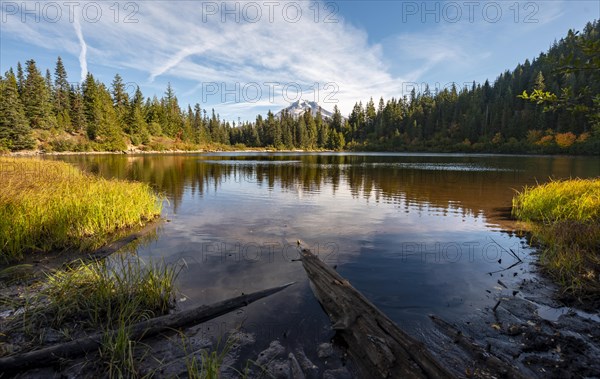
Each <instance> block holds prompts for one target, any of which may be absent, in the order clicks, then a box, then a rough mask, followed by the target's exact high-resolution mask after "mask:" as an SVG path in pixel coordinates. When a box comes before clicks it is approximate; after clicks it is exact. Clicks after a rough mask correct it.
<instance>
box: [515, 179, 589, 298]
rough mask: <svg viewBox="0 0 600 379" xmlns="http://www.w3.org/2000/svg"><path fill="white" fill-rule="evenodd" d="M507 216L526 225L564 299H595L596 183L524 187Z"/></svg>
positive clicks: (581, 180) (584, 182)
mask: <svg viewBox="0 0 600 379" xmlns="http://www.w3.org/2000/svg"><path fill="white" fill-rule="evenodd" d="M513 215H514V216H516V217H517V218H518V219H520V220H523V221H527V222H529V225H530V227H531V232H532V239H533V241H534V242H535V243H538V244H539V245H540V246H541V247H542V249H541V263H542V265H543V267H544V269H545V270H546V271H547V272H548V273H549V274H550V275H551V276H552V277H553V278H554V279H555V280H556V281H557V282H558V283H559V284H560V285H561V287H562V289H563V294H564V295H566V296H569V297H575V298H578V299H586V300H594V301H598V300H600V179H588V180H583V179H574V180H565V181H553V182H550V183H547V184H543V185H539V186H535V187H526V188H525V189H524V190H523V191H522V192H520V193H518V194H517V195H516V196H515V197H514V199H513Z"/></svg>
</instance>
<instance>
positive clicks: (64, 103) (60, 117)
mask: <svg viewBox="0 0 600 379" xmlns="http://www.w3.org/2000/svg"><path fill="white" fill-rule="evenodd" d="M54 112H55V114H56V121H57V124H58V128H59V129H64V130H67V131H71V130H72V129H73V127H72V125H71V123H72V122H71V116H70V113H71V104H70V86H69V82H68V81H67V71H66V70H65V66H64V65H63V63H62V59H61V58H60V57H58V59H57V60H56V68H55V69H54Z"/></svg>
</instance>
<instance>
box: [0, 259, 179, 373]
mask: <svg viewBox="0 0 600 379" xmlns="http://www.w3.org/2000/svg"><path fill="white" fill-rule="evenodd" d="M180 269H181V266H175V265H167V264H164V263H162V264H153V263H149V264H145V263H144V262H143V261H141V260H140V259H139V258H137V257H136V256H134V255H129V254H117V255H115V256H114V257H111V258H108V259H105V260H102V261H92V262H87V263H85V262H80V263H79V264H74V265H72V267H71V268H67V269H64V270H60V271H57V272H55V273H53V274H49V275H48V277H47V278H46V280H45V281H44V282H43V283H41V284H38V288H37V290H36V291H30V290H27V291H26V292H25V293H26V296H24V298H23V299H22V301H21V304H14V308H13V309H20V310H21V311H20V312H17V313H15V314H14V315H13V316H11V317H10V318H8V319H7V320H5V321H6V322H5V323H3V324H2V325H0V335H2V336H8V335H14V336H17V339H18V340H20V341H21V343H20V345H21V348H20V350H21V351H23V350H29V349H37V348H39V345H40V343H42V341H43V334H44V331H46V330H48V329H50V328H51V329H53V330H56V331H60V332H61V333H62V334H63V336H64V337H63V340H70V339H73V338H79V337H81V336H83V335H87V334H90V333H94V332H97V331H103V333H104V337H103V339H102V342H101V345H100V349H99V355H100V360H99V361H98V362H94V365H97V366H98V370H100V371H101V372H104V373H106V375H108V377H111V378H117V377H118V378H121V377H137V376H138V368H137V365H138V359H136V356H135V355H134V352H135V349H136V347H137V346H138V345H139V342H138V341H136V340H132V339H131V336H130V326H131V325H132V324H134V323H137V322H139V321H142V320H144V319H148V318H152V317H156V316H160V315H163V314H166V313H168V311H169V310H170V309H173V308H174V306H175V295H176V287H175V281H176V279H177V276H178V274H179V272H180ZM30 292H34V293H32V294H30ZM6 353H8V352H4V353H3V354H6Z"/></svg>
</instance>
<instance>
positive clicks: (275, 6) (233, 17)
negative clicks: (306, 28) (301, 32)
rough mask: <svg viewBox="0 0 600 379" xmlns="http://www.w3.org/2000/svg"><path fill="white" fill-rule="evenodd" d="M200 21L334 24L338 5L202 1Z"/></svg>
mask: <svg viewBox="0 0 600 379" xmlns="http://www.w3.org/2000/svg"><path fill="white" fill-rule="evenodd" d="M200 7H201V12H202V22H203V23H207V22H221V23H251V24H253V23H257V22H264V21H265V20H267V21H268V22H269V23H271V24H273V23H276V22H286V23H292V24H295V23H298V22H300V21H302V20H303V19H306V20H310V21H312V22H315V23H323V24H335V23H338V22H340V21H339V19H338V14H339V6H338V3H336V2H333V1H328V2H319V1H311V2H308V1H283V2H282V1H228V2H224V1H219V2H217V1H202V2H201V3H200Z"/></svg>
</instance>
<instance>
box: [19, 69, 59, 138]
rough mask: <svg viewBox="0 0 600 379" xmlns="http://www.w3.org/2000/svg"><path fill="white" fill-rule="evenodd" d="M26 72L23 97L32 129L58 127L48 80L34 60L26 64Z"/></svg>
mask: <svg viewBox="0 0 600 379" xmlns="http://www.w3.org/2000/svg"><path fill="white" fill-rule="evenodd" d="M26 71H27V79H25V83H24V85H23V95H22V99H23V105H24V107H25V115H26V116H27V118H28V119H29V122H30V124H31V127H32V128H40V129H50V128H53V127H55V126H56V118H55V117H54V114H53V112H52V103H51V101H50V89H49V88H48V86H47V85H46V79H44V77H43V76H42V75H41V73H40V71H39V70H38V69H37V67H36V65H35V61H34V60H33V59H30V60H28V61H27V62H26Z"/></svg>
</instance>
